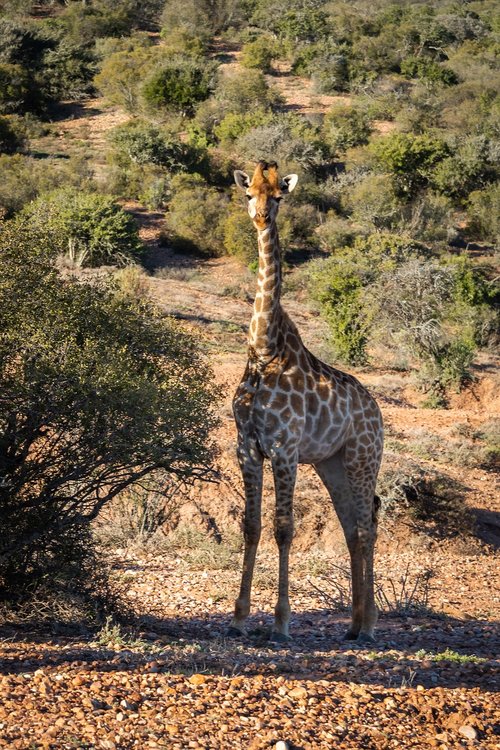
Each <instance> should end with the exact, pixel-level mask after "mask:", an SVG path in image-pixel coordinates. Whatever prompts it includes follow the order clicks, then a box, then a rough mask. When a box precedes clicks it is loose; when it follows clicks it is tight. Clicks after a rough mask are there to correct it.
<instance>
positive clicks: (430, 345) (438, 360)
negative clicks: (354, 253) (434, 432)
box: [370, 259, 476, 405]
mask: <svg viewBox="0 0 500 750" xmlns="http://www.w3.org/2000/svg"><path fill="white" fill-rule="evenodd" d="M460 272H461V271H460V268H459V267H455V268H453V267H452V266H451V265H449V264H448V265H445V264H443V263H438V262H437V261H424V260H422V259H418V260H417V259H415V260H409V261H408V262H407V263H403V264H402V265H400V266H398V267H397V268H394V269H393V270H387V271H385V272H384V273H383V274H382V275H381V277H380V278H379V279H378V280H377V283H376V284H374V285H373V287H372V288H371V289H370V297H371V300H372V303H371V304H373V306H374V308H375V317H376V320H377V327H378V330H379V332H380V331H384V332H385V333H384V335H385V336H386V341H388V342H390V341H391V340H392V342H393V343H394V345H395V346H396V347H398V348H401V347H404V348H405V349H406V350H407V351H408V352H409V354H410V355H411V356H412V357H413V358H414V360H415V363H416V365H417V366H418V379H419V381H420V383H421V384H422V386H423V388H424V390H426V391H427V392H428V393H430V402H429V403H432V404H435V405H444V404H445V403H446V392H447V390H449V389H450V388H451V387H455V388H460V386H461V385H462V384H463V383H464V382H466V380H467V379H468V378H469V377H470V373H469V366H470V364H471V362H472V359H473V356H474V353H475V350H476V345H475V342H474V338H473V331H472V330H471V329H470V328H469V326H468V325H465V323H466V322H468V321H467V316H466V314H465V312H466V310H465V309H464V308H465V307H466V305H465V301H464V300H463V299H457V273H460ZM458 288H460V287H458Z"/></svg>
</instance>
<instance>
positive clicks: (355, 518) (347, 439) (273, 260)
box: [228, 161, 383, 643]
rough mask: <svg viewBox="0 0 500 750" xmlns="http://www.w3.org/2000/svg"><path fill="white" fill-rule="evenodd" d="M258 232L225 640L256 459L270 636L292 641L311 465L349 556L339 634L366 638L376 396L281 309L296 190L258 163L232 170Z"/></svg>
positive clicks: (246, 579)
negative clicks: (237, 545) (268, 561)
mask: <svg viewBox="0 0 500 750" xmlns="http://www.w3.org/2000/svg"><path fill="white" fill-rule="evenodd" d="M234 178H235V182H236V184H237V185H238V187H239V188H240V189H241V190H243V191H244V192H245V195H246V197H247V201H248V213H249V215H250V218H251V219H252V222H253V224H254V226H255V228H256V229H257V237H258V248H259V273H258V281H257V293H256V296H255V301H254V307H253V316H252V320H251V324H250V330H249V337H248V360H247V365H246V369H245V373H244V375H243V379H242V381H241V383H240V385H239V387H238V389H237V391H236V394H235V397H234V400H233V411H234V416H235V421H236V425H237V429H238V443H237V454H238V461H239V464H240V467H241V472H242V475H243V483H244V487H245V519H244V538H245V550H244V559H243V572H242V578H241V587H240V592H239V596H238V598H237V599H236V603H235V610H234V617H233V619H232V621H231V625H230V627H229V630H228V635H229V636H241V635H245V634H246V629H245V621H246V618H247V617H248V614H249V612H250V593H251V586H252V577H253V571H254V565H255V558H256V554H257V547H258V543H259V539H260V533H261V497H262V474H263V461H264V459H269V460H270V462H271V466H272V471H273V477H274V487H275V494H276V511H275V518H274V536H275V539H276V542H277V545H278V550H279V581H278V600H277V604H276V608H275V616H274V626H273V630H272V633H271V636H270V640H271V641H275V642H278V643H284V642H286V641H288V640H290V636H289V621H290V612H291V610H290V602H289V593H288V588H289V573H288V565H289V553H290V546H291V542H292V536H293V509H292V505H293V494H294V487H295V480H296V474H297V465H298V464H299V463H300V464H312V465H313V466H314V468H315V470H316V472H317V473H318V475H319V477H320V479H321V480H322V481H323V483H324V485H325V487H326V489H327V490H328V492H329V494H330V497H331V499H332V502H333V506H334V508H335V511H336V513H337V515H338V517H339V520H340V523H341V526H342V529H343V532H344V535H345V539H346V543H347V547H348V550H349V554H350V561H351V575H352V620H351V625H350V628H349V630H348V631H347V633H346V634H345V638H346V639H349V640H357V641H358V643H364V642H366V643H369V642H373V641H374V628H375V624H376V621H377V608H376V606H375V598H374V583H373V554H374V545H375V539H376V532H377V516H378V510H379V505H380V501H379V499H378V498H377V497H376V495H375V484H376V480H377V474H378V470H379V467H380V461H381V458H382V447H383V425H382V417H381V413H380V410H379V408H378V405H377V403H376V401H375V399H374V398H373V397H372V396H371V395H370V394H369V393H368V391H367V390H366V389H365V388H364V387H363V386H362V385H361V383H360V382H359V381H358V380H357V379H356V378H354V377H353V376H352V375H348V374H346V373H344V372H341V371H340V370H336V369H334V368H333V367H330V366H329V365H327V364H325V363H324V362H321V361H320V360H319V359H318V358H317V357H315V356H314V355H313V354H312V353H311V352H310V351H308V349H306V347H305V345H304V344H303V342H302V340H301V338H300V335H299V332H298V330H297V328H296V326H295V324H294V323H293V322H292V320H291V319H290V318H289V316H288V315H287V313H286V312H285V310H284V309H283V308H282V306H281V302H280V294H281V278H282V273H281V260H280V247H279V239H278V231H277V228H276V217H277V214H278V205H279V201H280V200H281V199H282V197H283V196H285V195H287V194H288V193H291V192H292V190H293V189H294V188H295V186H296V184H297V181H298V177H297V175H295V174H291V175H288V176H286V177H284V178H282V179H280V178H279V176H278V166H277V164H276V162H272V163H269V164H268V163H266V162H263V161H261V162H259V163H258V165H257V167H256V168H255V171H254V174H253V177H252V179H250V177H249V176H248V175H247V174H246V173H245V172H242V171H240V170H237V171H236V172H235V173H234Z"/></svg>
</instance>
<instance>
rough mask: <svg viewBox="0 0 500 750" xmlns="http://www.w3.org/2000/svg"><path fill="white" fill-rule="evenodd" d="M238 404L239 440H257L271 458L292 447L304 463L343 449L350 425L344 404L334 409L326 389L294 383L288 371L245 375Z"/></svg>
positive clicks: (236, 401)
mask: <svg viewBox="0 0 500 750" xmlns="http://www.w3.org/2000/svg"><path fill="white" fill-rule="evenodd" d="M326 395H327V396H328V394H326ZM233 407H234V414H235V419H236V424H237V427H238V432H239V435H240V438H243V439H244V440H248V441H255V442H256V444H257V445H258V447H259V449H260V451H261V452H262V453H263V454H264V456H266V457H269V458H271V457H272V456H273V455H275V454H276V453H277V452H279V451H286V452H291V451H293V452H295V453H296V454H297V455H298V458H299V462H300V463H315V462H317V461H321V460H322V459H324V458H326V457H327V456H329V455H332V453H335V452H337V450H339V449H340V448H341V447H342V445H343V443H344V442H345V439H346V435H347V433H348V430H349V427H350V420H349V416H348V413H347V411H346V410H344V409H342V407H341V405H340V408H339V404H336V408H335V409H332V404H331V403H330V401H329V398H328V397H326V398H323V399H322V398H321V393H317V392H316V391H314V390H311V389H307V388H305V387H302V388H301V389H298V388H296V387H295V388H294V387H292V385H291V382H290V379H289V378H288V377H287V373H286V372H284V373H282V374H281V376H280V377H277V378H245V379H244V380H243V381H242V383H241V384H240V386H239V388H238V390H237V392H236V396H235V399H234V402H233Z"/></svg>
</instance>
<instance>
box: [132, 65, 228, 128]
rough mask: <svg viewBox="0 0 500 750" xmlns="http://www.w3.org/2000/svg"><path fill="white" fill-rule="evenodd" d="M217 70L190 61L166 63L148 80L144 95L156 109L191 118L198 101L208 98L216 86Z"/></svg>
mask: <svg viewBox="0 0 500 750" xmlns="http://www.w3.org/2000/svg"><path fill="white" fill-rule="evenodd" d="M213 77H214V67H213V66H211V65H208V64H207V63H206V62H201V61H196V60H193V59H190V58H181V57H179V58H177V59H175V58H174V59H173V60H171V61H170V62H168V63H163V65H162V66H161V69H160V70H158V71H155V72H154V73H153V74H152V75H151V77H150V78H149V79H148V80H147V81H146V83H145V84H144V86H143V89H142V96H143V98H144V101H145V102H146V104H147V105H149V106H150V107H152V108H154V109H166V110H171V111H175V112H179V113H180V114H181V115H184V116H186V115H191V114H192V113H193V112H194V109H195V105H196V104H197V103H198V102H201V101H203V100H204V99H207V98H208V96H209V95H210V92H211V90H212V86H213V83H212V82H213Z"/></svg>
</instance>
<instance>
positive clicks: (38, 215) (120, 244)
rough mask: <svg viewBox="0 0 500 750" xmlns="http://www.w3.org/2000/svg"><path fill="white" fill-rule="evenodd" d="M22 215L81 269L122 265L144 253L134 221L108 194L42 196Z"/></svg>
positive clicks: (66, 192)
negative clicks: (45, 232) (46, 233)
mask: <svg viewBox="0 0 500 750" xmlns="http://www.w3.org/2000/svg"><path fill="white" fill-rule="evenodd" d="M20 216H21V218H22V220H23V221H25V222H26V223H27V225H29V226H30V227H32V228H33V230H34V231H37V232H40V231H41V230H43V229H47V230H48V231H50V232H51V233H52V235H53V240H54V243H55V245H56V246H57V248H58V250H59V252H61V253H63V254H65V255H67V256H68V258H69V259H70V260H71V261H72V262H74V263H76V264H77V265H79V266H84V265H85V266H98V265H102V264H103V263H118V264H123V263H124V262H126V261H127V260H129V259H132V258H134V257H136V256H137V255H138V254H139V253H140V252H141V250H142V243H141V241H140V239H139V234H138V231H137V226H136V223H135V220H134V219H133V218H132V216H131V215H130V214H128V213H126V212H125V211H123V210H122V209H121V208H120V207H119V206H118V205H117V204H116V203H115V201H114V198H112V197H111V196H108V195H100V194H99V193H90V192H84V191H81V190H75V189H73V188H62V189H60V190H56V191H54V192H52V193H46V194H42V195H40V197H39V198H37V199H36V200H35V201H33V203H31V204H30V205H28V206H26V207H25V208H24V209H23V211H22V212H21V214H20Z"/></svg>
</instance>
